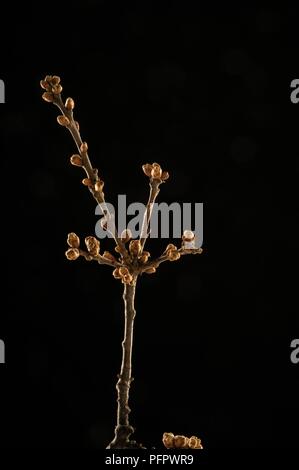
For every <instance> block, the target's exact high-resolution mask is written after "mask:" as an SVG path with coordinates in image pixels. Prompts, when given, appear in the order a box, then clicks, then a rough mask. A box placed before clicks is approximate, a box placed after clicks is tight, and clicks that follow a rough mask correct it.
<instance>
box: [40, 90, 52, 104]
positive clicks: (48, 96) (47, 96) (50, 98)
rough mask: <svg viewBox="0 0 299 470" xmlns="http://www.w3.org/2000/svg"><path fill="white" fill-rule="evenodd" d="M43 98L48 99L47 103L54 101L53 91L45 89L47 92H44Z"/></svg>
mask: <svg viewBox="0 0 299 470" xmlns="http://www.w3.org/2000/svg"><path fill="white" fill-rule="evenodd" d="M42 98H43V100H45V101H47V103H52V102H53V100H54V96H53V93H50V92H49V91H45V93H43V94H42Z"/></svg>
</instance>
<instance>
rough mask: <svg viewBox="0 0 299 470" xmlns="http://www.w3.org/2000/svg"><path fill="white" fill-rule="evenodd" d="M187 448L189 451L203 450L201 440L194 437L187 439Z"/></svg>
mask: <svg viewBox="0 0 299 470" xmlns="http://www.w3.org/2000/svg"><path fill="white" fill-rule="evenodd" d="M189 448H190V449H203V447H202V444H201V440H200V439H199V438H198V437H196V436H191V437H190V438H189Z"/></svg>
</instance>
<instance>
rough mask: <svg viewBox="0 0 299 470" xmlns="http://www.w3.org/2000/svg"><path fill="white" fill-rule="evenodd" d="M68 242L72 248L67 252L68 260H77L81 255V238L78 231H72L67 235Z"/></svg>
mask: <svg viewBox="0 0 299 470" xmlns="http://www.w3.org/2000/svg"><path fill="white" fill-rule="evenodd" d="M67 244H68V246H69V247H70V248H69V249H68V250H67V251H66V252H65V256H66V257H67V259H68V260H70V261H75V260H76V259H77V258H79V256H80V251H79V246H80V238H79V237H78V235H77V234H76V233H74V232H71V233H69V234H68V236H67Z"/></svg>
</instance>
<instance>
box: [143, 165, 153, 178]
mask: <svg viewBox="0 0 299 470" xmlns="http://www.w3.org/2000/svg"><path fill="white" fill-rule="evenodd" d="M152 168H153V166H152V165H151V164H150V163H145V165H142V170H143V173H144V174H145V175H146V176H148V177H150V176H151V171H152Z"/></svg>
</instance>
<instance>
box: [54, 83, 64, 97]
mask: <svg viewBox="0 0 299 470" xmlns="http://www.w3.org/2000/svg"><path fill="white" fill-rule="evenodd" d="M52 92H53V93H54V95H59V94H60V93H61V92H62V86H61V85H55V86H52Z"/></svg>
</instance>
